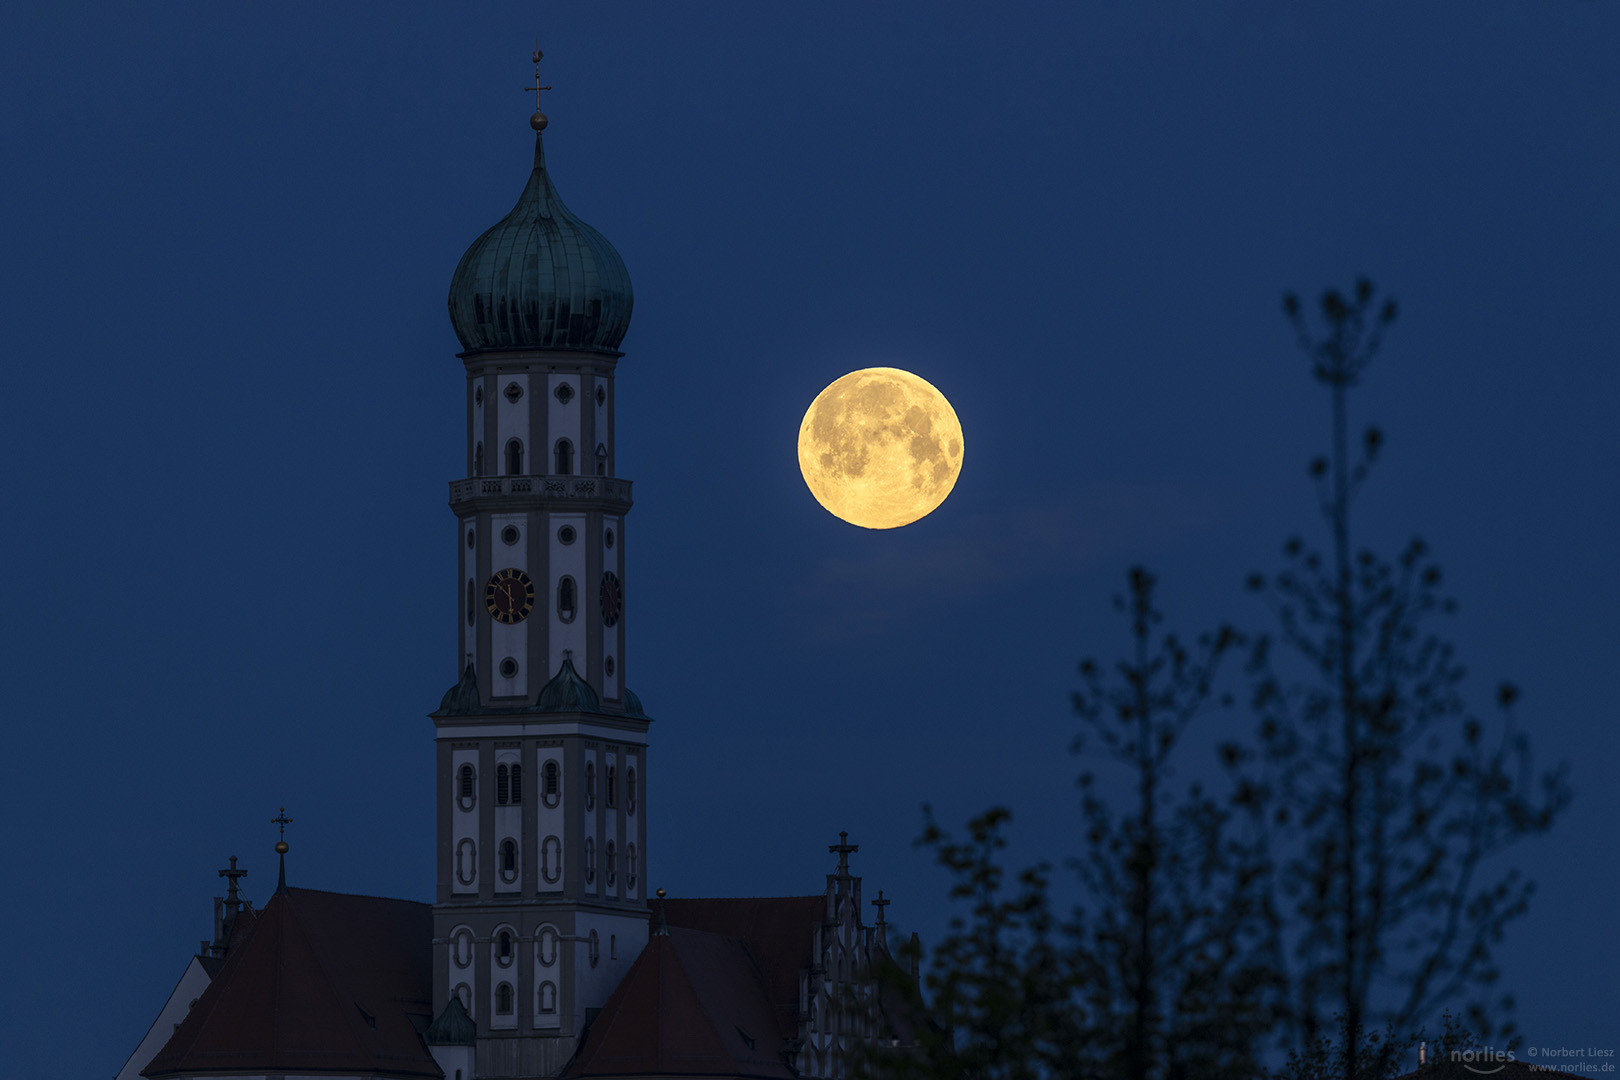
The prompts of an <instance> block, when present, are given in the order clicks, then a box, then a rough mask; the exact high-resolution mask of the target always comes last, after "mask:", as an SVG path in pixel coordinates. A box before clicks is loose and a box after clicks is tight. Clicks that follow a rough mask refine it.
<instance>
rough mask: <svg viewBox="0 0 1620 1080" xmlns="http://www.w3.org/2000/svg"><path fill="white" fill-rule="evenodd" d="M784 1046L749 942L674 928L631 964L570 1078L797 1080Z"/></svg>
mask: <svg viewBox="0 0 1620 1080" xmlns="http://www.w3.org/2000/svg"><path fill="white" fill-rule="evenodd" d="M673 921H674V920H673V919H671V922H673ZM805 932H806V934H808V928H806V931H805ZM805 950H806V952H807V953H808V951H809V946H808V944H806V947H805ZM781 1050H782V1037H781V1035H780V1034H779V1032H778V1030H777V1027H776V1020H775V1016H774V1015H773V1009H772V1007H771V1000H770V996H769V995H768V994H767V992H766V989H765V983H764V981H763V978H762V976H761V973H760V969H759V968H758V967H757V966H756V965H755V963H754V961H753V959H752V957H751V956H750V955H749V950H748V949H747V948H745V947H744V944H743V942H742V941H739V940H738V939H736V938H733V937H726V936H723V935H721V934H711V933H707V932H705V931H702V930H691V929H687V928H686V927H682V926H671V927H670V928H669V933H668V934H667V935H662V934H655V935H654V936H653V937H652V938H651V940H650V941H649V942H648V945H647V947H646V948H645V949H643V950H642V953H641V955H640V956H639V957H637V959H636V962H635V963H634V964H633V965H631V967H630V971H629V973H628V974H627V975H625V977H624V981H623V982H621V983H619V986H618V989H616V990H615V991H614V992H613V995H612V996H611V997H610V998H608V1000H607V1004H606V1005H604V1006H603V1008H602V1012H601V1014H600V1015H599V1016H597V1018H596V1019H595V1020H594V1021H593V1022H592V1023H591V1026H590V1030H589V1031H588V1032H587V1033H586V1036H585V1041H584V1043H582V1044H581V1046H580V1048H579V1052H578V1053H577V1054H576V1055H575V1056H574V1059H573V1061H572V1062H570V1063H569V1065H568V1067H567V1068H566V1069H565V1070H564V1071H563V1075H564V1076H566V1077H593V1076H660V1077H664V1076H704V1077H747V1078H751V1080H755V1078H757V1080H791V1078H792V1077H793V1075H794V1074H793V1072H792V1071H791V1070H789V1069H788V1067H787V1066H786V1064H784V1063H783V1061H782V1058H781Z"/></svg>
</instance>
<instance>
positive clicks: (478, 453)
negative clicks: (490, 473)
mask: <svg viewBox="0 0 1620 1080" xmlns="http://www.w3.org/2000/svg"><path fill="white" fill-rule="evenodd" d="M473 475H474V476H483V475H484V444H483V443H479V444H478V445H477V446H474V447H473Z"/></svg>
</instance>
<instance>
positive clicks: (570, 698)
mask: <svg viewBox="0 0 1620 1080" xmlns="http://www.w3.org/2000/svg"><path fill="white" fill-rule="evenodd" d="M534 708H535V711H536V712H591V713H593V712H601V711H602V699H601V698H599V697H597V696H596V691H595V690H593V689H591V684H590V683H588V682H586V681H585V680H584V679H582V678H580V677H579V672H577V671H575V670H574V661H573V660H571V659H569V657H568V656H567V655H566V654H565V655H564V656H563V662H562V667H560V668H558V669H557V674H555V675H553V676H552V677H551V681H550V682H548V683H546V685H545V686H544V687H542V688H541V690H540V699H539V700H538V701H536V702H535V703H534Z"/></svg>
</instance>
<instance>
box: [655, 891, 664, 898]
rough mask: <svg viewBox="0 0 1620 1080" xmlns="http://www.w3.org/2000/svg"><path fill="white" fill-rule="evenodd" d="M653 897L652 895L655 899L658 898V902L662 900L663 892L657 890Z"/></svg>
mask: <svg viewBox="0 0 1620 1080" xmlns="http://www.w3.org/2000/svg"><path fill="white" fill-rule="evenodd" d="M653 895H654V896H656V897H658V899H660V900H662V899H663V898H664V890H663V889H659V890H658V891H657V892H655V893H654V894H653Z"/></svg>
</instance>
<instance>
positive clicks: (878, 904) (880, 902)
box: [872, 889, 894, 926]
mask: <svg viewBox="0 0 1620 1080" xmlns="http://www.w3.org/2000/svg"><path fill="white" fill-rule="evenodd" d="M892 903H894V901H893V900H885V899H883V890H882V889H879V890H878V898H877V899H876V900H874V901H872V906H873V907H875V908H877V909H878V914H877V924H878V925H879V926H882V925H883V909H884V908H886V907H888V906H889V905H890V904H892Z"/></svg>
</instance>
